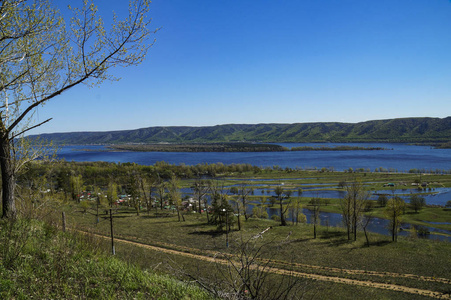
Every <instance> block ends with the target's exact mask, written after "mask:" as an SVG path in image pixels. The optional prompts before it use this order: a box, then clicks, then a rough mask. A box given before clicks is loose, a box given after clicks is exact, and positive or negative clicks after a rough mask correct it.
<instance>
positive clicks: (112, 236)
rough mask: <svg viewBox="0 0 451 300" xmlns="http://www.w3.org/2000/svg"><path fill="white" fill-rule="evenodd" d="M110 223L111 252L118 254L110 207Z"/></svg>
mask: <svg viewBox="0 0 451 300" xmlns="http://www.w3.org/2000/svg"><path fill="white" fill-rule="evenodd" d="M110 225H111V253H112V254H113V255H116V250H115V249H114V234H113V213H112V209H111V208H110Z"/></svg>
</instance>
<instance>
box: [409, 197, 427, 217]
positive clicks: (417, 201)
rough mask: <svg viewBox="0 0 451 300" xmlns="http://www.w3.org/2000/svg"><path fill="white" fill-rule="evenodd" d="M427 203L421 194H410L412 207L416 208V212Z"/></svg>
mask: <svg viewBox="0 0 451 300" xmlns="http://www.w3.org/2000/svg"><path fill="white" fill-rule="evenodd" d="M425 205H426V199H424V197H421V196H419V195H411V196H410V207H411V208H412V209H413V210H415V213H418V211H419V210H421V209H422V208H423V207H424V206H425Z"/></svg>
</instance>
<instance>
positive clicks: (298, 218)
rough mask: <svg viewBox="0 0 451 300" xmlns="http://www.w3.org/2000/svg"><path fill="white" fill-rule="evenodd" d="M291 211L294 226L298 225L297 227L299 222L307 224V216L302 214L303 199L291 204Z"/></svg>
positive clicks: (295, 200)
mask: <svg viewBox="0 0 451 300" xmlns="http://www.w3.org/2000/svg"><path fill="white" fill-rule="evenodd" d="M290 211H291V220H292V222H293V224H294V223H296V225H297V224H298V223H299V222H305V215H304V214H303V213H302V203H301V198H297V199H294V200H293V201H292V202H291V206H290Z"/></svg>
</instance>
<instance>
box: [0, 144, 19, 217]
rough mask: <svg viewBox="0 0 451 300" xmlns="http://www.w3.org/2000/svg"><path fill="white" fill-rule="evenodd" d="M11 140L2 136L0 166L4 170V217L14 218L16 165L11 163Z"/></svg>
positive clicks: (15, 214)
mask: <svg viewBox="0 0 451 300" xmlns="http://www.w3.org/2000/svg"><path fill="white" fill-rule="evenodd" d="M9 143H10V141H9V139H8V138H7V137H4V136H3V137H2V138H0V168H1V172H2V207H3V215H2V218H7V219H14V218H16V216H17V210H16V203H15V199H14V187H15V184H16V180H15V174H14V167H13V166H12V164H11V151H10V144H9Z"/></svg>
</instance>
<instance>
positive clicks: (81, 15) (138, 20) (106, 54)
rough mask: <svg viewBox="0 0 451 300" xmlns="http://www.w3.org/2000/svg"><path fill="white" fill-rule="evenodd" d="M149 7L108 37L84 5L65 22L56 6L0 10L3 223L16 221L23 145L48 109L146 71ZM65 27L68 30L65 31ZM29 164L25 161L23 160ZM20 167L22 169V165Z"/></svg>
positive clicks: (140, 2) (21, 1) (12, 5)
mask: <svg viewBox="0 0 451 300" xmlns="http://www.w3.org/2000/svg"><path fill="white" fill-rule="evenodd" d="M149 3H150V0H132V2H131V3H130V5H129V14H128V17H127V18H126V19H125V20H124V21H119V20H118V19H117V18H116V16H115V18H114V20H113V24H112V26H111V30H110V31H109V32H108V33H107V31H106V29H105V27H104V24H103V21H102V19H101V18H100V17H98V16H97V8H96V7H95V5H94V4H93V3H92V2H91V1H89V0H84V1H83V5H82V7H81V8H71V10H72V12H73V18H71V19H70V21H69V22H64V20H63V17H62V15H60V13H59V11H58V9H57V8H56V6H55V5H54V4H53V2H52V1H51V0H4V1H1V2H0V28H1V30H0V66H1V71H0V95H1V96H0V97H1V104H0V168H1V175H2V176H1V177H2V200H3V201H2V205H3V218H15V217H16V214H17V210H16V206H15V196H14V187H15V184H16V175H17V172H18V169H19V167H20V166H21V163H20V161H21V160H18V159H17V158H18V157H19V158H20V157H21V156H22V157H23V154H20V153H19V152H20V150H21V149H24V148H23V146H22V145H21V141H22V139H17V138H19V137H22V136H23V135H24V134H25V133H26V132H27V131H29V130H31V129H33V128H36V127H38V126H40V125H42V124H44V123H46V122H48V121H50V119H49V120H44V121H42V122H40V123H37V124H36V123H34V120H33V116H34V113H35V112H36V109H37V108H38V107H39V106H42V105H44V104H45V103H47V102H48V101H50V100H52V99H53V98H55V97H57V96H59V95H60V94H62V93H64V92H65V91H67V90H69V89H71V88H72V87H74V86H77V85H80V84H88V85H91V86H92V85H96V84H100V83H101V82H103V81H104V80H114V79H115V78H114V77H112V76H111V75H110V74H109V73H108V71H109V70H110V69H111V68H114V67H117V66H132V65H138V64H139V63H141V62H142V61H143V59H144V57H145V55H146V53H147V50H148V49H149V47H150V46H151V45H152V43H148V39H149V36H150V31H149V30H148V25H149V23H150V21H149V20H148V19H147V18H146V16H147V13H148V10H149ZM66 24H67V25H66ZM22 161H23V160H22ZM18 162H19V163H18Z"/></svg>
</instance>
